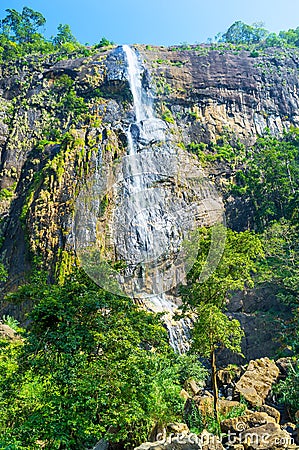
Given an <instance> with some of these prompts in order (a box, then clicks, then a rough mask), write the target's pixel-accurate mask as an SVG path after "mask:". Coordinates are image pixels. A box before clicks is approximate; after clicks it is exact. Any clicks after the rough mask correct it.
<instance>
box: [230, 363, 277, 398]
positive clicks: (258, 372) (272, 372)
mask: <svg viewBox="0 0 299 450" xmlns="http://www.w3.org/2000/svg"><path fill="white" fill-rule="evenodd" d="M278 375H279V369H278V367H277V366H276V364H275V362H273V361H271V360H270V359H269V358H261V359H257V360H255V361H250V362H249V364H248V367H247V370H246V372H245V373H244V375H242V377H241V378H240V380H239V381H238V382H237V383H236V390H237V391H238V392H239V393H240V394H241V395H242V396H243V397H244V398H245V400H247V401H248V402H249V403H250V404H251V405H252V406H261V405H263V404H264V403H265V400H266V398H267V395H268V394H269V392H270V390H271V387H272V385H273V383H274V382H275V381H276V380H277V378H278Z"/></svg>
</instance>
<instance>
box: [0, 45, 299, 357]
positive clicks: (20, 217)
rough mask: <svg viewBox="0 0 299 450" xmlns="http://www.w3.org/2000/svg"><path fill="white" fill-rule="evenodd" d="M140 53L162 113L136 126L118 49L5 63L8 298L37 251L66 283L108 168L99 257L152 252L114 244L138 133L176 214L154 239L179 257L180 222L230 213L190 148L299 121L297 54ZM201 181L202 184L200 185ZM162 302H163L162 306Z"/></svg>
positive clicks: (0, 85) (139, 155) (1, 132)
mask: <svg viewBox="0 0 299 450" xmlns="http://www.w3.org/2000/svg"><path fill="white" fill-rule="evenodd" d="M137 50H138V52H139V59H140V61H142V67H143V69H142V73H141V83H142V88H143V89H144V90H146V91H147V92H148V96H149V97H150V98H151V99H152V100H153V109H154V117H152V118H151V119H150V120H149V118H147V119H146V120H142V121H139V122H138V120H136V115H135V111H134V108H133V95H132V91H131V89H130V85H129V79H128V70H127V66H126V60H125V56H124V52H123V50H122V49H121V48H117V49H114V50H112V51H109V52H105V51H104V52H99V53H98V54H93V55H90V56H87V57H84V58H82V57H78V58H76V57H75V56H74V57H72V59H69V60H63V61H58V60H57V56H55V55H52V56H44V57H30V58H27V60H26V61H16V62H13V63H11V64H10V63H7V64H6V65H3V66H2V67H1V73H0V151H1V160H0V175H1V187H2V188H5V189H6V190H8V193H7V192H6V191H5V192H2V194H3V195H2V196H1V199H0V216H1V221H2V222H1V233H2V236H3V245H2V248H1V256H2V258H3V260H4V262H5V265H6V267H7V268H8V270H9V274H10V284H9V285H7V286H5V287H4V291H8V290H10V289H12V288H15V286H16V285H18V284H20V283H21V282H22V281H23V279H24V277H25V275H26V273H27V272H28V270H29V269H30V267H31V266H32V255H35V256H38V257H39V258H40V260H41V261H42V265H43V267H44V268H46V269H47V270H49V272H50V278H52V279H53V278H54V276H56V278H58V279H60V280H63V277H64V276H65V275H66V274H67V272H68V270H69V269H70V267H72V264H73V262H74V247H75V244H74V242H75V240H74V233H73V232H74V209H75V202H76V199H77V198H78V195H79V193H80V192H82V190H84V189H85V188H86V186H87V185H88V183H89V182H90V181H91V180H92V179H93V177H94V175H95V173H96V171H97V170H98V173H100V171H99V167H104V168H105V174H103V171H102V172H101V176H100V178H101V183H103V184H104V181H105V182H106V184H107V186H108V187H111V189H108V190H106V191H105V192H104V194H105V195H104V196H103V198H102V201H101V204H100V205H99V210H98V213H99V214H98V216H99V217H98V224H97V225H98V227H97V232H98V234H100V235H104V234H103V233H102V231H103V230H105V231H107V230H108V232H107V234H106V235H105V236H104V237H103V239H102V241H101V243H100V244H101V250H104V252H103V253H104V254H105V257H107V259H108V260H109V261H111V262H112V263H115V260H118V261H117V263H119V264H121V261H120V260H122V259H123V255H122V254H123V253H124V252H125V253H126V252H127V253H128V252H129V253H131V252H133V253H135V256H136V258H137V259H138V258H139V259H140V258H142V257H143V256H144V255H143V253H142V251H140V248H141V247H140V246H139V244H140V242H138V241H136V240H135V242H133V241H132V242H131V244H130V246H129V247H128V248H127V247H126V245H125V243H124V235H125V234H124V233H123V234H122V233H119V252H117V251H116V250H115V246H113V245H111V241H112V237H113V236H109V233H110V231H111V223H113V222H114V221H115V222H114V223H117V221H119V220H120V218H121V214H120V213H119V214H118V213H117V208H115V206H116V203H117V201H118V202H119V205H120V206H121V207H122V209H126V206H127V203H126V200H127V197H126V195H125V192H126V186H125V187H124V189H123V192H122V193H121V192H120V190H118V189H117V188H118V187H119V186H120V180H121V179H122V178H121V177H123V178H124V177H126V176H128V177H130V169H129V165H130V164H131V163H132V158H130V157H128V148H129V142H128V139H129V138H128V130H129V127H130V125H131V127H132V128H131V136H132V138H133V140H134V143H135V148H136V155H135V157H134V161H133V162H134V163H137V168H138V167H139V168H141V169H142V171H143V172H147V171H150V173H151V176H149V175H147V176H145V177H143V182H144V183H145V184H146V183H148V186H149V185H151V188H150V189H148V194H149V195H151V196H152V200H151V201H152V203H156V204H157V205H158V206H159V202H160V206H161V207H162V206H163V208H164V206H165V204H168V208H169V212H170V214H168V217H170V218H172V216H173V215H174V216H175V219H172V220H165V218H164V217H160V224H161V223H162V224H163V227H162V228H163V230H164V231H163V232H162V233H161V236H160V237H161V239H160V240H157V242H158V243H159V245H160V244H161V245H160V247H161V248H164V250H165V248H166V245H165V241H164V240H163V239H164V237H165V235H167V236H170V237H171V239H172V240H171V239H170V241H167V242H170V244H171V245H170V252H169V253H175V249H176V242H177V241H178V236H176V233H175V227H173V222H174V221H175V220H178V222H179V221H181V224H182V225H184V221H186V222H190V221H191V219H192V218H196V220H197V223H198V224H203V225H208V226H209V225H210V224H211V223H214V221H215V217H211V211H212V216H213V215H214V213H215V212H217V213H219V211H220V210H221V208H222V207H223V204H222V201H221V198H220V196H219V195H218V194H217V193H216V192H215V191H214V192H213V193H212V195H211V190H213V189H212V186H213V182H212V179H211V178H212V175H213V174H211V173H210V172H209V171H208V169H202V168H200V165H199V161H198V160H196V159H195V156H193V155H190V154H188V153H187V151H186V150H185V148H186V147H187V146H188V144H190V143H191V142H194V143H200V142H206V143H208V142H210V141H215V140H216V139H218V138H219V137H220V136H221V135H223V133H224V132H227V131H228V129H229V132H231V133H233V134H234V136H235V138H236V139H241V141H242V142H245V143H250V142H253V141H254V140H255V138H256V135H257V133H262V132H263V129H265V127H268V128H270V130H272V131H273V132H274V133H279V132H281V131H282V130H283V129H284V128H287V127H288V126H290V125H295V126H296V125H298V124H299V119H298V110H299V100H298V92H299V81H298V76H297V72H298V67H299V58H298V54H297V52H296V51H295V50H279V49H268V50H266V51H265V52H264V53H263V55H261V56H259V57H257V58H253V57H251V56H250V53H248V52H245V51H242V52H239V53H237V54H234V53H233V52H231V51H229V50H221V51H218V50H213V49H212V48H211V47H208V46H202V47H198V48H196V49H195V48H193V49H191V50H190V51H181V50H180V49H179V48H178V49H176V48H170V49H166V48H160V47H153V48H146V47H144V46H139V47H138V48H137ZM69 105H71V107H70V106H69ZM120 161H123V162H124V161H126V162H127V164H125V163H124V164H120ZM173 161H175V165H176V166H177V167H178V168H179V171H178V172H176V173H177V174H178V176H177V177H174V176H172V174H173V173H174V171H173V170H172V168H173V166H174V164H173ZM177 162H178V164H177ZM131 165H132V164H131ZM106 169H107V170H106ZM166 172H167V177H165V173H166ZM153 174H154V175H153ZM180 174H182V176H181V178H180ZM199 174H200V178H201V179H202V180H203V183H202V185H201V186H200V183H198V182H196V183H194V178H196V177H197V178H198V176H199ZM105 177H106V178H105ZM104 178H105V180H104ZM192 180H193V181H192ZM197 181H198V180H197ZM186 186H187V187H186ZM153 191H155V192H156V194H153ZM208 191H209V192H208ZM152 194H153V195H152ZM160 194H161V195H160ZM173 195H174V197H173ZM157 197H159V199H157ZM172 198H175V202H172ZM178 206H184V208H185V214H178V208H177V207H178ZM219 207H220V208H219ZM156 209H157V210H158V211H161V208H159V207H158V208H156ZM126 210H127V211H128V220H129V219H132V220H131V221H130V220H129V221H130V224H131V226H132V227H134V226H135V227H136V225H137V223H139V225H140V221H139V219H140V217H139V216H138V215H136V217H135V216H134V209H132V208H131V209H130V208H127V209H126ZM156 212H157V211H156ZM172 212H173V213H174V214H172ZM157 214H158V213H157ZM159 214H160V213H159ZM216 215H217V214H216ZM133 216H134V217H133ZM160 216H161V214H160ZM133 218H134V219H135V223H134V220H133ZM148 219H149V217H148ZM118 228H119V227H118ZM126 232H127V230H126ZM110 235H111V233H110ZM179 238H182V236H179ZM163 246H164V247H163ZM132 249H133V251H132ZM164 253H166V252H164ZM164 256H165V255H164ZM164 256H163V257H161V261H160V262H161V264H163V261H164V262H165V260H166V259H167V258H166V259H165V257H164ZM136 258H135V259H136ZM163 258H164V259H163ZM128 272H130V268H128ZM179 272H180V266H179V268H178V270H177V272H176V273H175V274H174V273H173V272H171V271H170V272H169V273H168V274H167V276H166V279H167V282H166V284H167V285H168V286H170V285H172V280H173V278H174V277H177V276H180V275H179ZM108 275H109V273H108ZM129 275H130V274H129ZM108 278H109V277H108ZM137 278H138V277H137ZM140 278H141V279H142V280H143V279H144V277H143V276H142V277H140ZM152 278H153V277H151V273H150V274H149V276H148V277H147V283H148V284H145V285H144V286H143V287H141V288H142V289H143V288H144V290H145V291H147V290H150V289H151V288H152V286H150V285H149V284H150V280H151V279H152ZM135 281H136V279H135ZM137 284H138V280H137ZM156 300H157V299H156ZM163 301H164V299H161V298H160V299H159V301H158V303H159V306H161V304H162V303H163ZM9 312H10V310H9V305H6V304H3V308H2V310H1V311H0V313H1V314H5V313H9ZM249 327H250V326H249V325H248V328H249ZM248 353H249V350H248ZM254 356H257V354H255V355H254Z"/></svg>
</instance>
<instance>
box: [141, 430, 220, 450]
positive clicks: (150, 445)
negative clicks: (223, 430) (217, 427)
mask: <svg viewBox="0 0 299 450" xmlns="http://www.w3.org/2000/svg"><path fill="white" fill-rule="evenodd" d="M135 450H224V447H223V445H222V444H221V442H220V440H219V438H218V437H216V436H214V435H212V434H210V433H208V432H207V431H205V430H204V431H203V432H202V433H201V435H197V434H194V433H190V434H187V435H183V436H182V435H176V436H172V435H170V436H168V437H167V439H163V440H161V441H156V442H145V443H144V444H141V445H140V446H139V447H136V448H135Z"/></svg>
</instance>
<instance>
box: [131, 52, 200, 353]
mask: <svg viewBox="0 0 299 450" xmlns="http://www.w3.org/2000/svg"><path fill="white" fill-rule="evenodd" d="M123 50H124V53H125V55H126V59H127V69H128V80H129V84H130V89H131V92H132V95H133V101H134V112H135V117H136V122H135V123H136V124H137V125H138V124H140V123H142V129H143V131H144V137H143V138H144V140H145V141H147V142H150V141H151V133H153V132H156V127H155V126H154V127H152V126H151V124H152V123H153V124H155V121H157V118H156V117H155V115H154V109H153V104H152V99H151V98H150V97H149V96H148V95H147V93H146V92H145V90H144V89H143V87H142V80H141V73H142V68H141V65H140V63H139V61H138V57H137V55H136V53H135V51H134V50H133V49H132V48H131V47H129V46H128V45H124V46H123ZM127 137H128V154H129V156H131V157H132V158H130V161H131V164H130V171H131V183H130V184H131V189H130V190H131V192H132V193H136V192H139V195H138V196H137V198H138V201H137V202H138V204H137V205H135V208H136V209H137V212H138V214H137V216H138V220H137V222H136V227H135V233H136V240H137V241H138V243H139V246H140V247H141V248H142V249H143V251H145V252H146V253H147V256H148V259H151V258H152V257H153V255H155V254H159V251H160V248H159V240H157V232H159V228H162V227H167V223H166V222H165V221H166V218H165V217H160V220H158V221H157V217H155V218H154V220H155V222H154V223H153V222H152V221H151V219H152V218H151V210H150V209H149V208H147V207H146V205H147V204H148V199H147V198H146V197H145V196H143V195H142V193H145V192H146V190H147V184H146V177H144V176H143V175H144V174H143V173H142V165H141V164H140V163H139V161H140V159H139V158H138V157H137V158H134V156H135V155H137V148H136V145H135V143H134V135H133V133H132V124H131V125H130V127H129V129H128V131H127ZM160 137H161V140H164V139H165V138H164V136H163V132H161V131H160ZM144 302H145V303H146V305H147V306H148V308H149V309H152V310H153V311H155V312H165V315H164V323H165V325H166V327H167V330H168V333H169V341H170V344H171V345H172V347H173V348H174V349H175V350H176V351H177V352H178V353H183V352H185V351H186V350H187V349H188V347H189V346H188V335H189V333H188V330H189V329H190V325H191V321H190V319H186V320H184V319H181V320H179V321H178V322H175V321H174V320H173V318H172V316H173V314H174V312H175V310H176V309H177V305H176V304H174V303H173V302H171V301H170V300H168V299H167V298H166V295H165V294H164V293H161V294H158V295H150V296H148V297H146V298H144Z"/></svg>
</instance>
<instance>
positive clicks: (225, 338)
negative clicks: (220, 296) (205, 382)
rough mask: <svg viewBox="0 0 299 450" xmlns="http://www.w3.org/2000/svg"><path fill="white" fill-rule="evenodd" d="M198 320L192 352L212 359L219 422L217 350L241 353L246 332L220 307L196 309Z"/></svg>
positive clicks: (203, 305)
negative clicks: (225, 349) (224, 349)
mask: <svg viewBox="0 0 299 450" xmlns="http://www.w3.org/2000/svg"><path fill="white" fill-rule="evenodd" d="M196 315H197V319H196V321H195V324H194V328H193V330H192V350H193V351H195V352H196V353H198V354H199V355H201V356H203V357H206V358H210V363H211V369H212V387H213V393H214V414H215V418H216V419H217V421H218V422H219V407H218V398H219V393H218V385H217V367H216V350H217V349H223V348H227V349H229V350H231V351H232V352H237V353H241V341H242V337H243V336H244V331H243V330H242V328H241V325H240V322H239V321H238V320H236V319H230V318H229V317H227V316H226V315H225V314H224V313H223V312H222V311H221V309H220V308H219V307H218V306H215V305H209V304H207V305H205V304H201V305H199V306H198V307H197V308H196Z"/></svg>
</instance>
